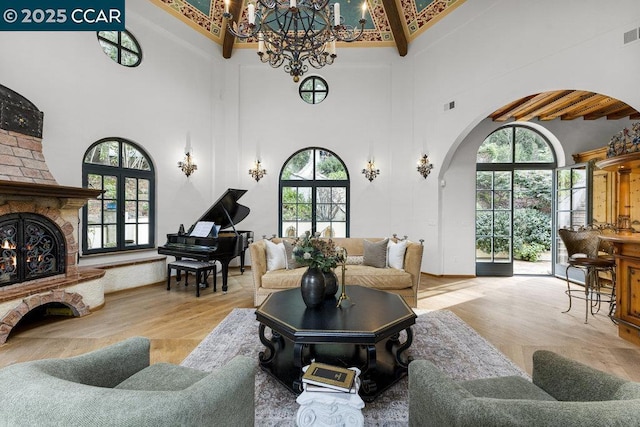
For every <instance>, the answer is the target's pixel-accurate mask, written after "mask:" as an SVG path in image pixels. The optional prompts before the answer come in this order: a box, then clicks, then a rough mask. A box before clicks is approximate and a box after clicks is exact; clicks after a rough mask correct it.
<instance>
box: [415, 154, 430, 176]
mask: <svg viewBox="0 0 640 427" xmlns="http://www.w3.org/2000/svg"><path fill="white" fill-rule="evenodd" d="M417 169H418V173H420V175H422V177H423V178H424V179H427V177H428V176H429V174H430V173H431V169H433V165H432V164H431V163H430V162H429V156H427V155H426V154H423V155H422V157H420V160H418V168H417Z"/></svg>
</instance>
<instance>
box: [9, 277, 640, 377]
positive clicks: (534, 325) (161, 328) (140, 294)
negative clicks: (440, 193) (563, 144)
mask: <svg viewBox="0 0 640 427" xmlns="http://www.w3.org/2000/svg"><path fill="white" fill-rule="evenodd" d="M252 286H253V284H252V279H251V274H250V271H247V272H245V274H244V275H240V272H239V270H238V269H231V271H230V275H229V292H228V293H227V294H226V295H223V294H222V293H221V292H220V290H218V292H217V293H215V294H213V293H212V292H211V290H210V289H207V290H204V291H203V292H202V294H201V295H202V296H201V297H200V298H198V299H196V297H195V290H194V288H193V287H190V288H184V287H183V286H178V287H175V286H174V287H172V290H171V291H170V292H167V291H166V290H165V285H164V283H158V284H155V285H151V286H146V287H143V288H138V289H133V290H127V291H122V292H118V293H115V294H110V295H107V297H106V304H105V306H104V308H102V309H100V310H97V311H95V312H93V313H91V314H90V315H88V316H85V317H82V318H64V317H63V318H47V319H44V320H41V321H37V322H31V323H29V324H26V325H18V326H17V327H16V328H15V329H14V331H12V333H11V335H10V336H9V339H8V341H7V342H6V343H5V344H4V345H2V346H0V366H6V365H9V364H12V363H16V362H21V361H27V360H35V359H42V358H48V357H66V356H72V355H76V354H81V353H85V352H87V351H90V350H94V349H97V348H101V347H103V346H105V345H108V344H112V343H115V342H118V341H120V340H122V339H124V338H127V337H130V336H136V335H142V336H146V337H149V338H150V339H151V342H152V347H151V359H152V363H156V362H160V361H164V362H171V363H180V362H181V361H182V360H183V359H184V358H185V357H186V356H187V355H188V354H189V353H190V352H191V351H192V350H193V349H194V348H195V346H196V345H197V344H198V343H199V342H200V341H201V340H202V339H203V338H204V337H205V336H206V335H207V334H208V333H209V332H210V331H211V329H213V327H214V326H216V325H217V324H218V322H220V321H221V320H222V319H223V318H224V317H225V316H226V315H227V314H228V313H229V312H230V311H231V310H232V309H233V308H234V307H245V308H251V307H253V288H252ZM565 288H566V285H565V282H564V281H561V280H559V279H555V278H550V277H535V276H516V277H512V278H493V277H492V278H474V279H468V278H465V279H456V278H435V277H431V276H426V275H423V279H422V286H421V291H420V298H419V303H418V307H419V308H423V309H447V310H451V311H453V312H454V313H456V314H457V315H458V316H459V317H461V318H462V319H463V320H464V321H466V322H467V323H468V324H469V325H471V327H473V328H474V329H475V330H476V331H478V333H480V335H482V336H483V337H485V338H486V339H487V340H488V341H489V342H491V343H492V344H493V345H495V346H496V347H497V348H498V349H500V350H501V351H502V352H503V353H504V354H505V355H506V356H507V357H509V358H510V359H511V360H513V361H514V362H515V363H516V364H517V365H519V366H520V367H521V368H523V369H524V370H525V371H527V372H528V373H529V374H530V373H531V355H532V354H533V352H534V351H535V350H537V349H548V350H553V351H556V352H558V353H561V354H564V355H566V356H568V357H571V358H573V359H576V360H579V361H582V362H584V363H586V364H589V365H591V366H594V367H596V368H598V369H601V370H604V371H607V372H610V373H613V374H615V375H618V376H621V377H623V378H628V379H631V380H634V381H640V347H638V346H635V345H633V344H631V343H628V342H627V341H624V340H622V339H620V338H618V337H617V329H616V327H615V326H614V325H613V323H612V322H611V321H610V320H609V319H608V318H607V317H606V316H605V315H604V314H598V315H596V316H592V317H590V319H589V323H588V324H584V310H585V308H584V304H583V302H582V301H575V302H574V307H573V309H572V310H571V311H570V312H569V313H564V314H563V313H562V311H564V310H566V308H567V303H568V302H567V297H566V295H565V294H564V290H565ZM603 311H606V310H603Z"/></svg>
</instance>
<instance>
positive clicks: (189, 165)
mask: <svg viewBox="0 0 640 427" xmlns="http://www.w3.org/2000/svg"><path fill="white" fill-rule="evenodd" d="M178 167H179V168H180V170H181V171H182V172H183V173H184V174H185V175H187V178H188V177H189V176H190V175H191V174H192V173H193V172H194V171H195V170H196V169H198V165H196V164H195V163H193V157H191V153H190V152H188V151H187V152H186V153H185V155H184V161H182V162H178Z"/></svg>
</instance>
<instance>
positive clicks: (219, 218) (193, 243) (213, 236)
mask: <svg viewBox="0 0 640 427" xmlns="http://www.w3.org/2000/svg"><path fill="white" fill-rule="evenodd" d="M246 192H247V190H238V189H233V188H229V189H228V190H227V191H226V192H225V193H224V194H223V195H222V196H221V197H220V198H219V199H218V200H217V201H216V202H215V203H214V204H213V205H212V206H211V207H210V208H209V210H208V211H207V212H205V213H204V215H202V216H201V217H200V218H199V219H198V221H196V222H195V223H194V224H193V225H192V226H191V227H190V228H189V230H188V231H187V232H186V233H184V232H178V233H175V234H167V243H165V245H164V246H159V247H158V253H159V254H163V255H173V256H174V257H176V260H180V259H182V258H189V259H195V260H198V261H219V262H220V263H221V264H222V292H225V293H226V292H227V278H228V274H229V263H230V262H231V261H232V260H233V259H235V258H236V257H240V271H241V272H242V273H244V259H245V251H246V250H247V248H248V247H249V244H250V243H251V242H252V241H253V231H242V230H237V229H236V224H238V223H239V222H241V221H242V220H243V219H245V218H246V217H247V216H248V215H249V212H250V209H249V208H248V207H246V206H243V205H241V204H239V203H238V199H240V197H242V196H243V195H244V193H246ZM201 221H209V222H214V223H215V224H216V226H219V231H217V228H218V227H214V228H212V230H211V232H210V233H209V235H208V236H206V237H195V236H190V234H191V232H192V231H193V229H194V228H195V226H196V224H198V223H199V222H201ZM229 227H231V229H230V230H229Z"/></svg>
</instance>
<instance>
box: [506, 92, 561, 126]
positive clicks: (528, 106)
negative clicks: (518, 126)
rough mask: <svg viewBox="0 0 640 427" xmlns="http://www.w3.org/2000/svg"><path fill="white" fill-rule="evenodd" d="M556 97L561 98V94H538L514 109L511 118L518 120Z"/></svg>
mask: <svg viewBox="0 0 640 427" xmlns="http://www.w3.org/2000/svg"><path fill="white" fill-rule="evenodd" d="M558 96H562V93H560V92H558V91H554V92H543V93H539V94H537V95H535V96H534V97H533V98H531V99H530V100H529V101H527V102H525V103H524V104H522V105H521V106H520V107H518V108H516V109H515V110H514V111H513V112H512V116H513V118H514V119H515V120H520V117H522V116H525V115H526V114H527V113H528V112H529V111H533V110H535V109H537V108H538V106H540V105H544V104H546V103H548V102H550V101H553V100H555V99H556V98H557V97H558Z"/></svg>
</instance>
